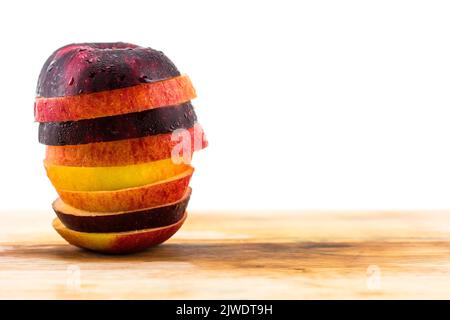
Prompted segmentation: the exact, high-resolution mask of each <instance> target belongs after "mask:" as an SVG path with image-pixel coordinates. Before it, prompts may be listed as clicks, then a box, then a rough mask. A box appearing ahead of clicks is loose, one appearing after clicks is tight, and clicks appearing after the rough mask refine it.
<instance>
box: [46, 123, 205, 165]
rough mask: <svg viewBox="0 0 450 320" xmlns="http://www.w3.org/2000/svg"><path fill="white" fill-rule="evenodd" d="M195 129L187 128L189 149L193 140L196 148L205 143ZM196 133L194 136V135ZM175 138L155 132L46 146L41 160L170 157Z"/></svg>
mask: <svg viewBox="0 0 450 320" xmlns="http://www.w3.org/2000/svg"><path fill="white" fill-rule="evenodd" d="M197 126H199V129H198V130H194V128H190V129H188V131H189V134H190V137H191V152H194V151H197V150H198V149H197V150H194V146H195V139H198V140H197V141H201V144H200V148H199V149H203V148H206V147H207V146H208V141H207V140H206V138H205V137H204V134H203V130H202V129H201V127H200V125H199V124H197ZM196 135H197V136H196ZM178 143H179V142H178V141H172V134H171V133H166V134H158V135H154V136H147V137H143V138H135V139H125V140H118V141H110V142H97V143H88V144H80V145H74V146H71V145H67V146H46V155H45V161H46V162H47V163H50V164H55V165H60V166H74V167H109V166H124V165H129V164H138V163H145V162H151V161H156V160H161V159H167V158H170V157H171V152H172V149H173V148H174V147H175V145H177V144H178Z"/></svg>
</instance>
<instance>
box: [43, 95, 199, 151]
mask: <svg viewBox="0 0 450 320" xmlns="http://www.w3.org/2000/svg"><path fill="white" fill-rule="evenodd" d="M196 121H197V116H196V114H195V111H194V108H193V107H192V105H191V103H190V102H185V103H182V104H179V105H175V106H168V107H164V108H157V109H151V110H146V111H142V112H135V113H128V114H122V115H118V116H111V117H104V118H96V119H86V120H80V121H68V122H44V123H40V124H39V142H40V143H43V144H46V145H54V146H62V145H75V144H85V143H92V142H106V141H115V140H123V139H131V138H140V137H146V136H151V135H156V134H161V133H169V132H173V131H174V130H176V129H188V128H192V127H193V126H194V125H195V122H196Z"/></svg>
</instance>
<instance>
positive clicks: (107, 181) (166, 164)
mask: <svg viewBox="0 0 450 320" xmlns="http://www.w3.org/2000/svg"><path fill="white" fill-rule="evenodd" d="M44 166H45V170H46V171H47V176H48V178H49V179H50V181H51V182H52V184H53V186H54V187H55V189H59V190H66V191H111V190H119V189H126V188H134V187H139V186H143V185H146V184H150V183H154V182H157V181H160V180H165V179H168V178H170V177H173V176H175V175H177V174H180V173H182V172H184V171H186V170H187V169H188V165H186V164H183V163H181V164H175V163H173V162H172V159H170V158H169V159H164V160H158V161H152V162H148V163H141V164H133V165H127V166H114V167H69V166H58V165H52V164H49V163H46V162H45V161H44Z"/></svg>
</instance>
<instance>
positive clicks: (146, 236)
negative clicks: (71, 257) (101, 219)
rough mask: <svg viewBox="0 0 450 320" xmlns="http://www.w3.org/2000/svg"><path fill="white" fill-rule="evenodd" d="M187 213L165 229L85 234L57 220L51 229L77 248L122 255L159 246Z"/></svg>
mask: <svg viewBox="0 0 450 320" xmlns="http://www.w3.org/2000/svg"><path fill="white" fill-rule="evenodd" d="M186 217H187V213H185V214H184V215H183V217H182V218H181V219H180V220H179V221H177V222H176V223H174V224H171V225H169V226H166V227H160V228H153V229H142V230H137V231H128V232H118V233H87V232H79V231H75V230H71V229H69V228H67V227H65V226H64V225H63V224H62V223H61V221H60V220H59V219H58V218H55V219H54V220H53V228H54V229H55V230H56V232H58V233H59V234H60V236H61V237H63V238H64V239H65V240H66V241H67V242H69V243H70V244H72V245H74V246H77V247H79V248H83V249H88V250H92V251H96V252H101V253H109V254H124V253H133V252H138V251H142V250H145V249H147V248H149V247H152V246H155V245H157V244H160V243H162V242H164V241H166V240H167V239H169V238H170V237H172V236H173V235H174V234H175V232H177V231H178V229H180V227H181V226H182V225H183V223H184V221H185V220H186Z"/></svg>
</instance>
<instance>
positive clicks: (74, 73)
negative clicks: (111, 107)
mask: <svg viewBox="0 0 450 320" xmlns="http://www.w3.org/2000/svg"><path fill="white" fill-rule="evenodd" d="M179 74H180V73H179V71H178V70H177V68H176V67H175V65H174V64H173V63H172V61H170V60H169V58H167V57H166V56H165V55H164V53H162V52H161V51H157V50H153V49H151V48H143V47H140V46H137V45H134V44H131V43H123V42H116V43H78V44H69V45H66V46H64V47H62V48H59V49H58V50H56V51H55V52H54V53H53V54H52V55H51V56H50V57H49V58H48V59H47V61H46V62H45V63H44V66H43V67H42V70H41V73H40V74H39V79H38V85H37V90H36V91H37V95H38V96H41V97H64V96H74V95H78V94H82V93H91V92H99V91H106V90H114V89H119V88H126V87H132V86H135V85H138V84H141V83H149V82H155V81H160V80H163V79H168V78H172V77H175V76H178V75H179Z"/></svg>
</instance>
